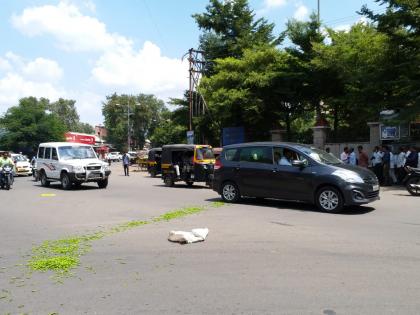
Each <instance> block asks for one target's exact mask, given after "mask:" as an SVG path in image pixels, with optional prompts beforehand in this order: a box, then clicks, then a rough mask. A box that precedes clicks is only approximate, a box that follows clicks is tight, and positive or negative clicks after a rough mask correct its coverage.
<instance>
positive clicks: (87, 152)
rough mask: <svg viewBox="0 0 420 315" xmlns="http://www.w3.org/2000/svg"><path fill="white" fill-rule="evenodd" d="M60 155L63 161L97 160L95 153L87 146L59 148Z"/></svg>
mask: <svg viewBox="0 0 420 315" xmlns="http://www.w3.org/2000/svg"><path fill="white" fill-rule="evenodd" d="M58 154H59V155H60V158H61V159H62V160H74V159H96V158H97V157H96V154H95V151H94V150H93V149H92V148H91V147H87V146H74V145H71V146H70V145H69V146H65V147H59V148H58Z"/></svg>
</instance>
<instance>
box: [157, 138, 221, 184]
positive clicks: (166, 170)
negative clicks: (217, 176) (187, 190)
mask: <svg viewBox="0 0 420 315" xmlns="http://www.w3.org/2000/svg"><path fill="white" fill-rule="evenodd" d="M214 163H215V159H214V154H213V150H212V147H211V146H209V145H194V144H172V145H165V146H163V148H162V179H163V181H164V183H165V185H166V186H167V187H172V186H173V185H174V184H175V182H180V181H183V182H185V183H186V184H187V185H188V186H192V185H193V184H194V183H195V182H205V183H206V185H210V182H211V180H212V177H213V170H214Z"/></svg>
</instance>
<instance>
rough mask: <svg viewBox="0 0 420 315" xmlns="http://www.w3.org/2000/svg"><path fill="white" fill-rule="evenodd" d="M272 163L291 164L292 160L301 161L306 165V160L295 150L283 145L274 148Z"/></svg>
mask: <svg viewBox="0 0 420 315" xmlns="http://www.w3.org/2000/svg"><path fill="white" fill-rule="evenodd" d="M273 151H274V164H277V165H280V166H292V162H293V161H303V162H305V164H306V165H308V163H309V162H308V160H307V159H306V158H305V156H303V155H302V154H300V153H298V152H296V151H295V150H292V149H289V148H283V147H275V148H274V150H273Z"/></svg>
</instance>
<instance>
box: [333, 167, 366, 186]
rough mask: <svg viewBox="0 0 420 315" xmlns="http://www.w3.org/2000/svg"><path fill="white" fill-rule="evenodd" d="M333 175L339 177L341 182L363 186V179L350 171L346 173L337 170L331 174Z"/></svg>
mask: <svg viewBox="0 0 420 315" xmlns="http://www.w3.org/2000/svg"><path fill="white" fill-rule="evenodd" d="M333 175H335V176H338V177H340V178H341V179H342V180H344V181H346V182H348V183H357V184H363V183H364V181H363V178H361V177H360V176H359V175H357V174H356V173H354V172H352V171H346V170H337V171H335V172H334V173H333Z"/></svg>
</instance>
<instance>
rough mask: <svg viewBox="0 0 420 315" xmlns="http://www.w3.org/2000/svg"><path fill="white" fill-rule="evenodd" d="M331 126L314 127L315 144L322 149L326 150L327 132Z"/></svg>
mask: <svg viewBox="0 0 420 315" xmlns="http://www.w3.org/2000/svg"><path fill="white" fill-rule="evenodd" d="M328 129H330V127H328V126H315V127H312V130H313V131H314V135H313V145H314V146H315V147H316V148H318V149H321V150H324V147H325V143H326V142H327V133H328Z"/></svg>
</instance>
